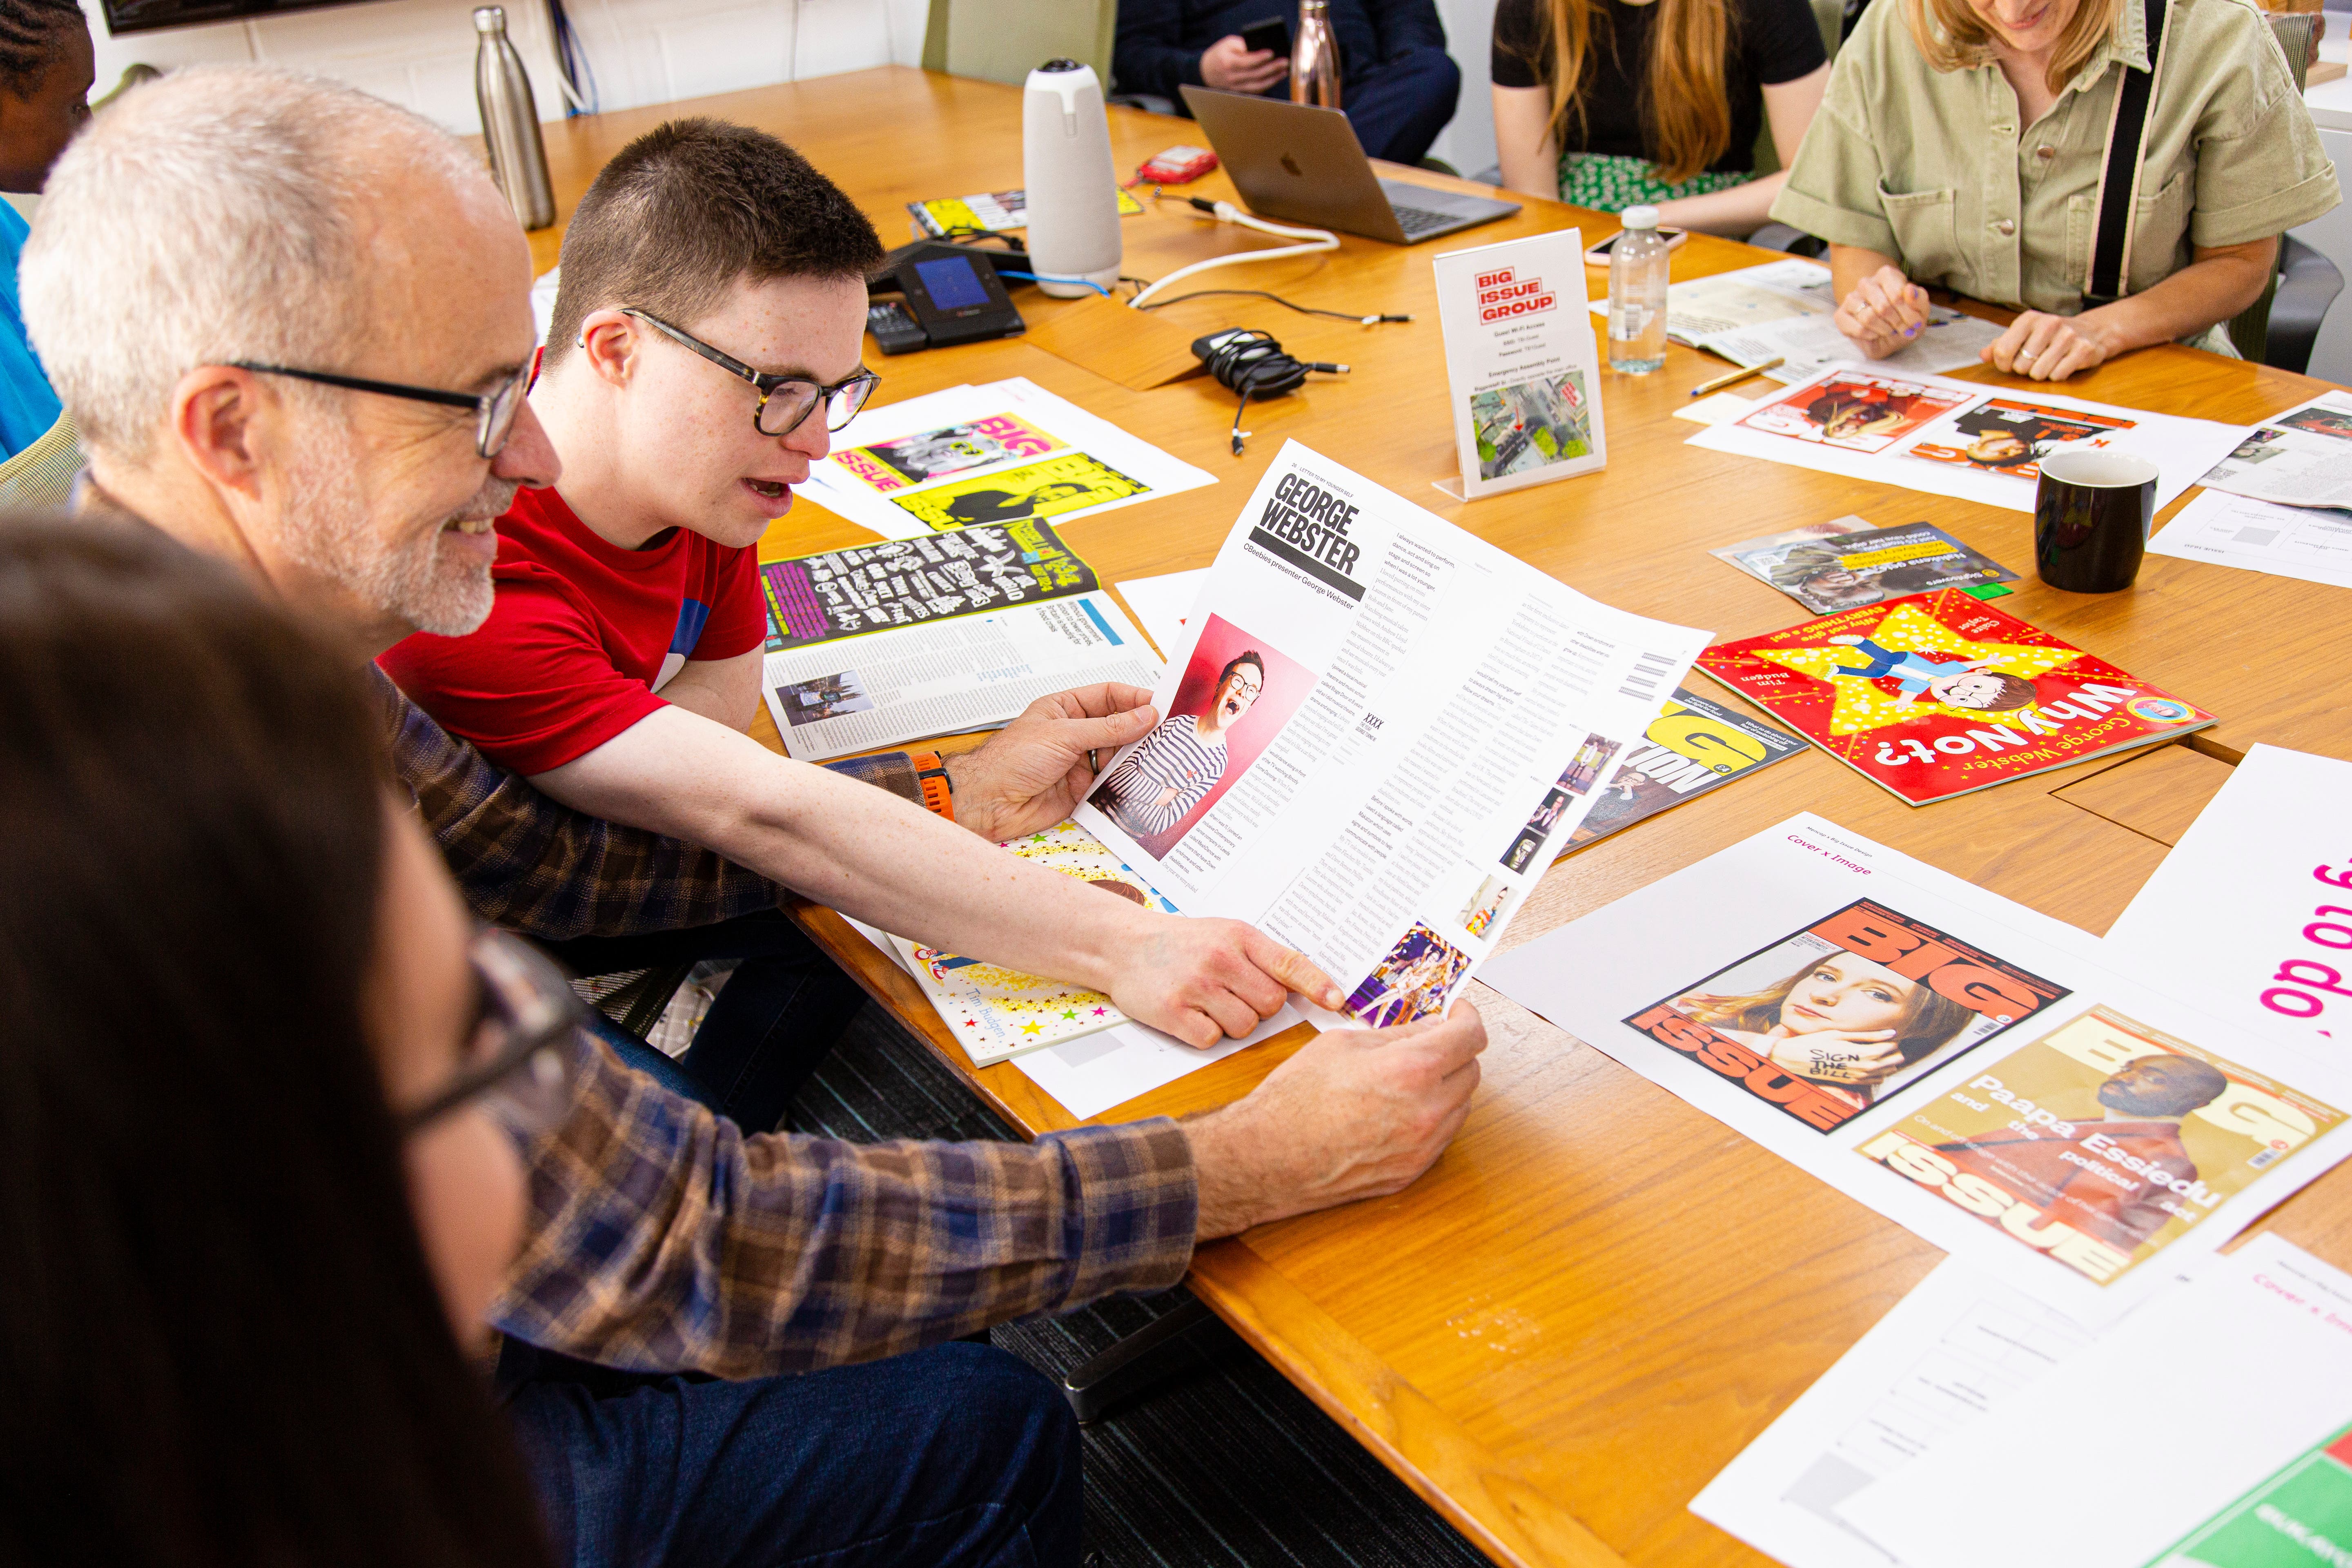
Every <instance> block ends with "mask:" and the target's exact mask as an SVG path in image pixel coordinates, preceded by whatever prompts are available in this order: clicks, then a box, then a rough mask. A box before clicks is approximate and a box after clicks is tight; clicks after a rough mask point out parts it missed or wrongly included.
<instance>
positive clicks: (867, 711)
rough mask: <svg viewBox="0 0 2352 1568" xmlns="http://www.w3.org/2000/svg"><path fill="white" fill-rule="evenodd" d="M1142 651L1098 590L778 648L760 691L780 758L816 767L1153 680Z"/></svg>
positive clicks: (1156, 668)
mask: <svg viewBox="0 0 2352 1568" xmlns="http://www.w3.org/2000/svg"><path fill="white" fill-rule="evenodd" d="M1159 674H1160V661H1159V660H1158V659H1157V658H1153V657H1152V653H1151V645H1150V643H1147V642H1145V641H1144V640H1143V634H1142V633H1141V632H1139V631H1137V630H1136V629H1135V626H1134V624H1133V623H1132V622H1130V621H1129V619H1128V618H1127V615H1126V612H1124V611H1122V610H1121V609H1120V608H1119V607H1118V600H1116V599H1114V598H1112V597H1111V596H1110V595H1108V594H1107V593H1104V592H1102V591H1101V590H1099V589H1097V590H1094V591H1092V592H1089V593H1085V594H1080V595H1076V596H1075V597H1070V598H1050V599H1045V600H1042V601H1034V602H1031V603H1025V604H1021V605H1013V606H1011V607H1009V608H1004V609H996V610H984V611H982V612H981V613H980V614H977V615H964V616H949V617H947V618H945V619H942V620H935V621H930V622H928V623H925V624H922V625H919V626H899V627H896V628H894V629H890V630H886V631H877V632H866V633H863V634H860V635H858V636H856V637H836V638H832V639H828V640H825V641H822V642H813V643H807V644H804V645H802V646H800V647H787V648H785V649H783V650H782V652H779V653H772V654H769V655H767V656H766V658H764V659H762V660H761V690H762V692H763V694H764V695H765V697H766V699H767V702H768V711H769V713H770V714H771V715H772V716H773V717H774V719H775V721H776V731H777V733H779V734H780V735H782V737H783V742H784V752H785V754H786V755H787V756H791V757H795V758H798V759H799V760H801V761H803V762H813V763H822V762H826V761H829V760H831V759H832V758H835V757H845V756H847V755H849V754H850V753H851V752H867V751H872V750H874V749H875V748H876V747H877V746H898V745H903V744H905V743H906V742H908V741H917V740H921V739H924V738H926V737H928V736H932V735H954V734H959V733H961V732H962V731H967V730H989V729H994V728H995V727H996V726H998V725H1000V724H1004V723H1008V722H1010V721H1012V719H1013V717H1014V715H1016V714H1018V713H1019V712H1020V711H1021V710H1023V709H1024V708H1026V707H1028V706H1029V704H1030V703H1032V702H1034V701H1035V700H1037V699H1038V698H1040V697H1046V696H1051V695H1052V694H1053V693H1055V692H1056V691H1066V690H1067V689H1070V688H1071V687H1074V686H1091V685H1093V684H1094V683H1095V682H1097V681H1102V680H1116V681H1122V682H1125V683H1126V684H1128V685H1130V686H1149V685H1150V684H1151V683H1152V681H1153V680H1155V679H1158V678H1159Z"/></svg>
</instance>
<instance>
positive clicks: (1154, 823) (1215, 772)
mask: <svg viewBox="0 0 2352 1568" xmlns="http://www.w3.org/2000/svg"><path fill="white" fill-rule="evenodd" d="M1264 690H1265V658H1264V657H1263V656H1261V655H1260V654H1259V653H1257V652H1256V650H1255V649H1252V650H1251V651H1249V652H1247V653H1243V654H1240V655H1237V656H1236V657H1235V658H1233V659H1232V660H1231V661H1229V662H1228V663H1227V664H1226V665H1225V667H1224V668H1223V669H1222V670H1220V671H1219V672H1218V674H1217V684H1216V687H1215V689H1213V691H1212V692H1211V693H1210V697H1209V705H1208V711H1206V712H1204V713H1171V714H1170V715H1168V717H1167V718H1165V719H1162V720H1161V721H1160V722H1159V723H1158V724H1156V725H1154V726H1152V730H1151V732H1150V734H1148V735H1146V736H1144V738H1143V739H1142V740H1141V741H1140V742H1138V743H1137V745H1136V748H1135V750H1134V751H1133V752H1129V754H1128V758H1127V761H1125V762H1123V763H1119V765H1118V766H1117V767H1115V768H1113V769H1112V770H1111V771H1110V773H1109V775H1108V777H1106V778H1105V779H1104V780H1103V782H1102V785H1101V787H1100V788H1098V789H1097V790H1096V791H1095V796H1094V801H1095V805H1097V806H1099V807H1100V808H1101V809H1102V812H1103V814H1104V815H1105V816H1108V817H1109V818H1110V819H1111V820H1112V821H1113V822H1116V823H1118V825H1119V826H1121V827H1123V828H1125V829H1127V831H1128V832H1129V833H1130V834H1132V835H1134V836H1135V837H1138V838H1144V837H1150V836H1151V835H1153V834H1158V833H1165V832H1167V831H1168V830H1169V829H1170V828H1171V827H1173V826H1176V824H1177V823H1179V822H1181V821H1182V820H1183V818H1184V814H1185V813H1186V812H1188V811H1191V810H1192V808H1193V807H1194V806H1196V805H1200V804H1201V801H1202V797H1203V796H1205V795H1207V794H1208V793H1209V792H1210V791H1211V790H1213V789H1214V788H1216V787H1217V781H1218V780H1220V779H1222V778H1223V777H1224V776H1225V756H1226V746H1225V742H1226V734H1227V731H1231V730H1232V729H1233V727H1234V725H1235V724H1236V723H1238V722H1240V721H1241V719H1242V716H1243V715H1244V714H1245V713H1247V712H1248V711H1249V710H1250V707H1251V705H1252V704H1254V703H1255V702H1256V701H1257V699H1258V694H1259V693H1260V692H1262V691H1264Z"/></svg>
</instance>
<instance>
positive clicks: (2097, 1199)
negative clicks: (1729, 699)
mask: <svg viewBox="0 0 2352 1568" xmlns="http://www.w3.org/2000/svg"><path fill="white" fill-rule="evenodd" d="M1486 983H1487V984H1489V985H1492V986H1494V987H1495V988H1496V990H1498V991H1500V992H1502V993H1503V994H1506V995H1507V996H1509V997H1510V998H1511V999H1512V1000H1513V1001H1516V1002H1517V1003H1518V1004H1520V1005H1522V1006H1525V1007H1527V1008H1528V1009H1529V1010H1530V1011H1532V1012H1536V1013H1538V1014H1540V1015H1542V1016H1544V1017H1547V1018H1549V1019H1550V1020H1551V1021H1552V1022H1553V1023H1555V1024H1557V1025H1559V1026H1560V1027H1561V1028H1563V1029H1566V1030H1568V1031H1569V1032H1570V1034H1573V1035H1575V1036H1576V1037H1578V1038H1579V1039H1581V1040H1584V1041H1585V1042H1587V1043H1589V1044H1590V1045H1591V1046H1592V1047H1594V1048H1596V1049H1598V1050H1601V1051H1602V1052H1604V1053H1606V1054H1607V1055H1609V1056H1611V1057H1613V1058H1616V1059H1617V1060H1618V1061H1620V1062H1622V1063H1623V1064H1624V1065H1625V1066H1627V1067H1629V1068H1633V1070H1634V1071H1635V1072H1637V1073H1639V1074H1641V1075H1642V1076H1643V1077H1644V1078H1646V1079H1650V1080H1651V1081H1652V1082H1654V1083H1656V1084H1658V1085H1659V1086H1660V1087H1662V1088H1664V1089H1669V1090H1671V1091H1672V1092H1674V1093H1675V1094H1676V1095H1678V1096H1680V1097H1681V1098H1682V1099H1684V1100H1688V1101H1689V1102H1690V1103H1691V1104H1693V1105H1694V1106H1696V1107H1697V1108H1698V1109H1699V1110H1704V1111H1706V1113H1707V1114H1708V1115H1710V1116H1713V1117H1715V1118H1717V1120H1718V1121H1723V1122H1726V1123H1727V1124H1728V1125H1729V1126H1731V1127H1733V1128H1734V1129H1736V1130H1738V1131H1740V1132H1743V1133H1745V1134H1746V1135H1747V1136H1748V1137H1750V1138H1752V1139H1754V1140H1755V1141H1756V1142H1759V1143H1760V1144H1762V1145H1763V1146H1764V1147H1765V1148H1767V1149H1769V1150H1771V1151H1772V1152H1774V1153H1777V1154H1779V1155H1780V1156H1781V1157H1782V1158H1784V1159H1787V1160H1790V1161H1791V1162H1793V1163H1796V1164H1799V1165H1801V1166H1802V1167H1803V1168H1804V1169H1805V1170H1807V1171H1809V1172H1811V1173H1812V1174H1814V1175H1816V1176H1819V1177H1821V1178H1822V1180H1824V1181H1826V1182H1828V1183H1829V1184H1831V1185H1832V1186H1834V1187H1836V1188H1837V1189H1838V1190H1839V1191H1841V1192H1843V1193H1844V1194H1847V1195H1848V1196H1850V1197H1853V1198H1854V1199H1856V1200H1858V1201H1860V1202H1862V1203H1864V1204H1867V1205H1869V1206H1871V1207H1872V1208H1874V1209H1876V1210H1877V1211H1878V1212H1879V1213H1881V1214H1883V1215H1886V1216H1887V1217H1888V1218H1890V1219H1893V1220H1895V1221H1897V1222H1898V1223H1900V1224H1902V1225H1905V1226H1908V1227H1909V1228H1910V1229H1912V1230H1914V1231H1916V1232H1917V1233H1918V1234H1919V1235H1920V1236H1921V1237H1925V1238H1926V1239H1927V1240H1928V1241H1929V1242H1932V1243H1933V1244H1934V1245H1936V1246H1937V1247H1942V1248H1944V1249H1945V1250H1946V1251H1948V1252H1950V1253H1952V1254H1954V1255H1955V1256H1958V1257H1961V1258H1967V1259H1968V1260H1969V1262H1970V1263H1971V1264H1973V1265H1974V1266H1975V1267H1978V1268H1982V1269H1984V1270H1985V1271H1986V1272H1988V1273H1990V1274H1991V1275H1992V1276H1993V1277H1994V1278H1996V1279H2001V1280H2003V1281H2004V1282H2006V1283H2008V1284H2011V1285H2013V1286H2015V1287H2016V1288H2017V1289H2021V1290H2025V1291H2028V1292H2030V1293H2032V1295H2033V1296H2034V1297H2036V1298H2037V1299H2038V1300H2042V1301H2044V1302H2046V1303H2048V1304H2049V1305H2051V1306H2053V1307H2055V1308H2057V1309H2058V1310H2061V1311H2063V1312H2065V1313H2067V1314H2068V1315H2069V1316H2071V1317H2074V1318H2075V1319H2077V1320H2078V1321H2083V1322H2085V1323H2089V1324H2093V1325H2096V1324H2098V1323H2102V1322H2105V1321H2109V1320H2111V1319H2112V1318H2113V1317H2115V1316H2116V1314H2118V1313H2120V1312H2121V1311H2123V1310H2125V1309H2126V1308H2128V1307H2129V1306H2130V1305H2132V1304H2133V1303H2134V1302H2136V1301H2137V1300H2140V1299H2142V1298H2143V1297H2144V1296H2145V1295H2146V1294H2147V1292H2148V1291H2149V1290H2150V1289H2153V1288H2155V1287H2156V1286H2157V1285H2158V1284H2159V1283H2160V1281H2161V1279H2162V1278H2163V1277H2164V1274H2165V1271H2166V1270H2167V1269H2168V1268H2177V1267H2179V1266H2181V1264H2182V1263H2183V1261H2184V1260H2187V1259H2190V1258H2194V1257H2196V1256H2198V1255H2200V1254H2205V1253H2210V1252H2211V1251H2212V1250H2214V1249H2215V1248H2216V1247H2220V1246H2221V1244H2222V1243H2224V1242H2226V1241H2227V1240H2228V1239H2229V1238H2230V1237H2231V1236H2232V1235H2233V1234H2235V1233H2236V1232H2237V1231H2238V1230H2239V1229H2240V1228H2242V1226H2245V1225H2246V1224H2248V1223H2249V1222H2250V1221H2252V1219H2253V1218H2254V1217H2255V1216H2257V1215H2260V1214H2262V1213H2263V1211H2264V1210H2266V1209H2268V1208H2269V1207H2270V1206H2271V1205H2273V1204H2274V1203H2276V1202H2277V1201H2278V1200H2279V1199H2281V1198H2283V1197H2284V1196H2285V1195H2286V1194H2289V1193H2291V1192H2293V1191H2294V1190H2295V1189H2296V1188H2298V1187H2300V1186H2302V1185H2303V1184H2305V1183H2306V1182H2309V1181H2311V1180H2312V1179H2313V1178H2315V1177H2316V1176H2317V1175H2319V1174H2320V1173H2323V1172H2324V1171H2326V1169H2327V1167H2328V1166H2330V1165H2332V1164H2333V1163H2335V1162H2336V1160H2337V1159H2340V1158H2341V1157H2342V1156H2343V1154H2344V1153H2345V1152H2346V1151H2347V1147H2352V1131H2347V1130H2346V1129H2345V1127H2344V1121H2345V1112H2344V1110H2343V1108H2344V1107H2346V1106H2347V1105H2352V1069H2347V1068H2346V1067H2345V1066H2344V1065H2343V1064H2342V1063H2341V1061H2340V1060H2339V1058H2338V1055H2337V1054H2336V1053H2334V1052H2331V1051H2328V1050H2324V1049H2318V1048H2313V1047H2306V1046H2304V1045H2301V1044H2299V1043H2296V1042H2293V1041H2284V1040H2276V1039H2267V1038H2263V1037H2256V1036H2254V1035H2252V1034H2251V1033H2248V1032H2246V1031H2244V1030H2242V1029H2241V1028H2238V1027H2236V1026H2231V1025H2230V1024H2226V1023H2224V1022H2222V1021H2221V1020H2220V1019H2217V1018H2215V1017H2213V1016H2210V1015H2209V1014H2206V1013H2204V1012H2201V1011H2200V1010H2198V1009H2196V1008H2194V1007H2193V1006H2191V1005H2189V1004H2188V1003H2185V1002H2182V1001H2179V1000H2177V999H2176V998H2175V997H2174V996H2172V995H2171V994H2168V993H2166V992H2162V991H2159V990H2158V989H2156V988H2155V986H2154V985H2153V984H2149V983H2148V981H2147V980H2146V979H2143V978H2142V977H2140V976H2138V975H2137V974H2133V973H2126V972H2125V971H2122V970H2119V969H2117V968H2116V967H2114V966H2113V965H2111V964H2110V963H2107V962H2105V955H2103V954H2102V953H2101V952H2100V949H2099V946H2098V944H2097V943H2096V942H2095V941H2094V940H2093V939H2091V938H2090V937H2088V936H2086V935H2084V933H2083V932H2081V931H2076V930H2075V929H2074V928H2073V927H2071V926H2067V925H2063V924H2062V923H2061V922H2059V921H2053V920H2051V919H2049V918H2048V917H2047V916H2044V915H2041V914H2038V913H2036V912H2035V911H2033V910H2029V909H2026V908H2024V907H2023V906H2021V905H2019V904H2015V903H2011V902H2010V901H2009V900H2005V899H2001V898H1999V897H1997V896H1995V895H1993V894H1991V893H1988V892H1986V891H1984V890H1983V889H1979V888H1976V887H1973V886H1971V885H1969V883H1967V882H1965V881H1962V880H1961V879H1958V878H1957V877H1952V876H1949V875H1948V874H1946V873H1944V872H1941V871H1938V870H1937V869H1935V868H1932V867H1930V866H1927V865H1924V864H1922V863H1921V862H1919V861H1916V860H1913V859H1911V858H1908V857H1906V856H1903V855H1899V854H1897V853H1895V851H1893V850H1891V849H1887V848H1885V847H1883V846H1880V845H1877V844H1874V843H1872V842H1870V841H1869V840H1867V839H1865V838H1863V837H1859V836H1858V835H1855V834H1852V833H1849V832H1847V831H1846V830H1844V829H1843V828H1841V827H1839V826H1836V825H1834V824H1832V823H1829V822H1826V821H1823V820H1822V819H1821V818H1820V817H1817V816H1811V815H1804V816H1795V817H1791V818H1790V819H1789V820H1788V821H1786V822H1784V823H1782V824H1780V826H1777V827H1773V828H1770V829H1768V830H1767V831H1765V832H1763V833H1760V834H1759V835H1757V836H1756V837H1752V838H1749V839H1748V840H1746V841H1744V842H1742V843H1740V844H1737V845H1734V846H1733V847H1730V848H1728V849H1726V850H1723V851H1722V852H1720V853H1719V854H1717V855H1713V856H1710V857H1708V858H1706V859H1705V860H1702V861H1700V862H1699V863H1698V864H1696V865H1695V866H1691V867H1688V868H1685V869H1683V870H1681V871H1677V872H1675V873H1674V874H1673V875H1672V876H1669V877H1666V878H1664V879H1661V880H1659V881H1657V882H1654V883H1653V884H1651V885H1650V886H1649V887H1647V888H1644V889H1642V890H1641V891H1639V892H1636V893H1632V894H1629V895H1627V896H1626V897H1624V898H1622V899H1620V900H1617V901H1616V902H1615V903H1613V904H1611V905H1609V906H1608V907H1607V908H1605V909H1602V910H1596V911H1594V912H1593V913H1591V914H1590V915H1587V916H1585V917H1584V918H1583V919H1581V920H1579V921H1572V922H1570V924H1568V925H1566V926H1562V927H1560V928H1559V930H1557V931H1550V932H1548V933H1546V934H1545V935H1543V936H1541V937H1538V938H1537V939H1536V940H1535V941H1533V942H1528V943H1527V944H1526V945H1524V946H1522V947H1519V948H1517V949H1516V950H1514V951H1513V952H1510V953H1508V954H1507V955H1505V956H1504V957H1502V958H1500V959H1497V960H1496V962H1495V963H1493V964H1491V965H1490V966H1489V967H1488V969H1487V972H1486ZM1733 1212H1734V1211H1733V1210H1727V1215H1726V1218H1727V1221H1728V1220H1729V1219H1730V1218H1731V1216H1732V1214H1733ZM1761 1217H1762V1216H1759V1220H1760V1219H1761ZM2158 1259H2162V1262H2161V1264H2158V1262H2157V1260H2158Z"/></svg>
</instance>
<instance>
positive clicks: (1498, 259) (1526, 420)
mask: <svg viewBox="0 0 2352 1568" xmlns="http://www.w3.org/2000/svg"><path fill="white" fill-rule="evenodd" d="M1583 245H1584V242H1583V240H1582V238H1581V237H1580V236H1579V234H1578V232H1577V231H1576V230H1575V229H1572V228H1570V229H1560V230H1556V231H1555V232H1553V233H1550V234H1538V235H1535V236H1532V237H1528V238H1527V239H1512V240H1506V241H1504V242H1503V243H1502V244H1500V245H1482V246H1479V247H1476V248H1475V249H1471V250H1449V251H1446V252H1444V253H1443V254H1441V255H1439V256H1437V257H1435V258H1433V260H1432V265H1433V266H1434V267H1435V268H1436V277H1437V320H1438V324H1439V326H1440V327H1441V328H1443V329H1444V333H1445V379H1446V384H1447V385H1448V386H1449V387H1450V388H1451V389H1452V395H1453V399H1454V446H1455V449H1456V453H1457V455H1458V457H1459V458H1460V460H1461V464H1462V496H1463V499H1464V500H1477V499H1478V498H1479V497H1481V496H1490V495H1500V494H1501V493H1503V492H1504V491H1506V490H1515V489H1524V488H1525V487H1527V486H1528V485H1539V484H1544V483H1546V482H1548V481H1549V480H1552V479H1568V478H1570V477H1571V476H1573V475H1576V474H1587V473H1591V471H1592V470H1593V469H1595V468H1601V467H1602V466H1603V465H1605V464H1606V463H1607V462H1608V460H1609V443H1608V437H1607V435H1606V434H1605V432H1604V431H1603V430H1602V428H1601V395H1600V386H1601V381H1600V373H1601V365H1600V359H1599V351H1598V349H1596V347H1595V346H1594V342H1593V336H1592V328H1591V323H1590V322H1588V321H1586V320H1585V312H1584V305H1585V298H1584V250H1583ZM1441 488H1443V487H1441Z"/></svg>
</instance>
